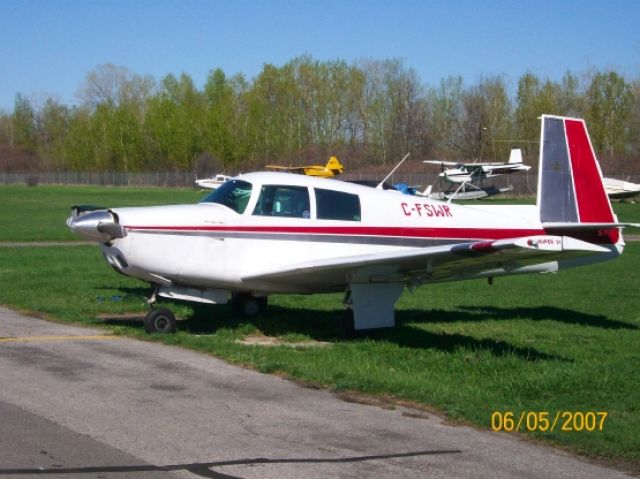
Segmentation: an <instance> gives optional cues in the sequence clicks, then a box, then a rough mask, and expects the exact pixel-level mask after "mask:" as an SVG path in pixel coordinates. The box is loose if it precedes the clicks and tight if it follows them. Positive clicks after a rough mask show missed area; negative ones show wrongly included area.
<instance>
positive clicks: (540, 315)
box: [400, 306, 640, 330]
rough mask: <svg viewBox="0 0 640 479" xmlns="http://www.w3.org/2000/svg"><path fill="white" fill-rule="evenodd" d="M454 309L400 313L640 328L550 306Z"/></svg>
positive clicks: (438, 319) (417, 318)
mask: <svg viewBox="0 0 640 479" xmlns="http://www.w3.org/2000/svg"><path fill="white" fill-rule="evenodd" d="M457 308H458V309H457V310H455V311H445V310H438V309H433V310H408V311H404V312H400V315H402V317H403V318H404V320H407V321H413V322H429V323H453V322H458V321H464V322H469V321H488V320H494V321H496V320H497V321H500V320H513V319H518V318H519V319H523V320H530V321H545V320H548V321H557V322H560V323H565V324H575V325H579V326H592V327H597V328H603V329H631V330H636V329H640V328H639V327H638V326H637V325H635V324H632V323H626V322H624V321H618V320H616V319H609V318H607V317H606V316H604V315H601V314H590V313H583V312H580V311H574V310H571V309H564V308H556V307H554V306H539V307H529V308H525V307H515V308H499V307H496V306H457Z"/></svg>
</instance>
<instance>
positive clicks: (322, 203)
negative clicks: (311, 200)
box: [316, 188, 361, 221]
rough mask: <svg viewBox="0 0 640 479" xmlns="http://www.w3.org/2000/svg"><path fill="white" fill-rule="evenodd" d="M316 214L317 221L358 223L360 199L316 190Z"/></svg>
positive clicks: (335, 192)
mask: <svg viewBox="0 0 640 479" xmlns="http://www.w3.org/2000/svg"><path fill="white" fill-rule="evenodd" d="M316 212H317V213H316V214H317V217H318V219H319V220H342V221H360V220H361V216H360V197H359V196H358V195H353V194H351V193H343V192H342V191H333V190H323V189H320V188H316Z"/></svg>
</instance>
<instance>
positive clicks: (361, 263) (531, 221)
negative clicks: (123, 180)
mask: <svg viewBox="0 0 640 479" xmlns="http://www.w3.org/2000/svg"><path fill="white" fill-rule="evenodd" d="M540 141H541V148H540V169H539V171H540V175H539V181H538V199H537V204H536V205H535V206H533V205H524V206H523V205H518V206H505V205H482V206H476V205H474V206H466V205H457V204H451V203H444V202H441V201H437V200H432V199H429V198H420V197H408V196H406V195H403V194H401V193H399V192H397V191H390V190H383V189H381V188H380V189H378V188H372V187H368V186H363V185H356V184H351V183H347V182H342V181H336V180H331V179H318V178H312V177H308V176H303V175H295V174H287V173H275V172H261V173H249V174H245V175H242V176H239V177H236V178H234V179H233V180H231V181H228V182H226V183H225V184H224V185H222V186H220V187H219V188H218V189H217V190H215V191H214V192H212V193H211V194H210V195H209V196H207V197H205V198H204V199H203V200H202V201H201V202H200V203H198V204H194V205H180V206H155V207H135V208H113V209H100V210H85V209H83V208H78V207H76V208H75V209H74V211H73V213H72V216H71V217H70V218H69V219H68V220H67V224H68V225H69V227H70V228H71V229H72V230H73V231H75V232H77V233H79V234H80V235H82V236H84V237H85V238H88V239H91V240H95V241H97V242H98V243H101V248H102V251H103V254H104V257H105V258H106V260H107V262H108V263H109V264H110V265H111V266H113V268H114V269H116V270H117V271H119V272H121V273H124V274H126V275H128V276H132V277H135V278H139V279H141V280H143V281H146V282H148V283H150V284H151V285H152V286H153V288H154V292H153V294H152V295H151V297H150V301H149V302H150V305H152V303H153V302H154V300H155V299H156V296H162V297H166V298H171V299H177V300H185V301H196V302H204V303H213V304H218V303H226V302H227V301H228V300H230V299H231V300H232V301H233V302H234V303H235V305H237V306H239V307H240V309H241V310H242V311H244V312H245V313H246V314H253V313H256V312H257V311H259V310H260V309H261V308H263V307H264V306H266V299H267V296H268V295H270V294H273V293H300V294H310V293H328V292H341V291H344V292H345V304H346V305H347V306H348V311H350V314H349V315H348V317H349V318H350V321H352V323H351V324H352V327H353V328H354V329H356V330H360V329H370V328H379V327H388V326H393V325H394V305H395V302H396V300H397V299H398V298H399V296H400V295H401V293H402V292H403V290H404V288H405V287H414V286H418V285H423V284H429V283H436V282H442V281H457V280H464V279H474V278H489V280H491V279H492V278H493V277H496V276H504V275H511V274H520V273H546V272H555V271H558V270H560V269H564V268H569V267H574V266H580V265H585V264H589V263H595V262H599V261H604V260H609V259H613V258H615V257H617V256H618V255H620V254H621V253H622V250H623V246H624V242H623V240H622V235H621V229H620V228H621V227H622V226H623V225H622V224H620V223H618V221H617V218H616V216H615V214H614V212H613V210H612V208H611V204H610V203H609V199H608V197H607V195H606V194H605V191H604V188H603V185H602V174H601V171H600V167H599V164H598V162H597V160H596V158H595V154H594V151H593V148H592V146H591V142H590V139H589V136H588V133H587V130H586V126H585V124H584V121H583V120H580V119H573V118H565V117H557V116H550V115H544V116H543V117H542V132H541V140H540ZM145 329H146V330H147V331H149V332H171V331H173V330H174V329H175V317H174V316H173V314H172V313H171V312H170V311H169V310H167V309H165V308H154V307H153V306H151V310H150V312H149V314H148V315H147V317H146V318H145Z"/></svg>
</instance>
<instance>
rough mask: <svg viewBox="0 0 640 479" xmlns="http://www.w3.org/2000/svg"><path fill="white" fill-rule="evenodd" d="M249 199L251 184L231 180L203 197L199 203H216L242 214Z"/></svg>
mask: <svg viewBox="0 0 640 479" xmlns="http://www.w3.org/2000/svg"><path fill="white" fill-rule="evenodd" d="M250 197H251V183H249V182H247V181H242V180H231V181H227V182H226V183H223V184H222V185H220V186H219V187H218V188H217V189H216V190H214V191H213V192H211V193H210V194H209V195H207V196H205V197H204V198H203V199H202V200H201V201H200V203H218V204H220V205H223V206H226V207H227V208H231V209H232V210H233V211H235V212H236V213H239V214H242V213H244V210H245V209H246V208H247V203H249V198H250Z"/></svg>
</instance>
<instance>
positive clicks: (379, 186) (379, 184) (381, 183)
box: [376, 153, 411, 190]
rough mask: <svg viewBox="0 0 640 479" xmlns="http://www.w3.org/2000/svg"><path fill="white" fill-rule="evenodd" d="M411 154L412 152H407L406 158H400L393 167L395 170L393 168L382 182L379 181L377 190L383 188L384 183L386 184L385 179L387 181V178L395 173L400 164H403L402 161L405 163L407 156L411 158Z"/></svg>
mask: <svg viewBox="0 0 640 479" xmlns="http://www.w3.org/2000/svg"><path fill="white" fill-rule="evenodd" d="M410 154H411V153H407V154H406V155H404V158H403V159H401V160H400V162H399V163H398V164H397V165H396V166H394V167H393V170H391V171H390V172H389V174H388V175H387V176H385V177H384V180H382V181H381V182H380V183H378V186H376V189H377V190H381V189H382V185H383V184H384V182H385V181H387V180H388V179H389V178H390V177H391V175H393V173H394V172H395V171H396V170H397V169H398V168H399V167H400V165H401V164H402V163H404V160H406V159H407V158H409V155H410Z"/></svg>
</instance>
